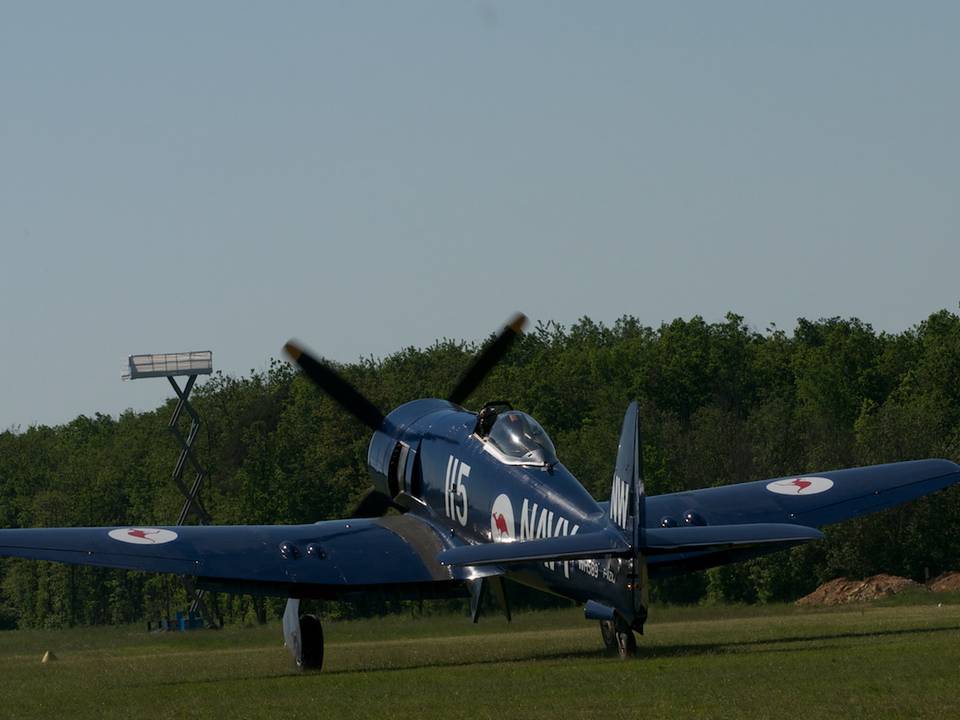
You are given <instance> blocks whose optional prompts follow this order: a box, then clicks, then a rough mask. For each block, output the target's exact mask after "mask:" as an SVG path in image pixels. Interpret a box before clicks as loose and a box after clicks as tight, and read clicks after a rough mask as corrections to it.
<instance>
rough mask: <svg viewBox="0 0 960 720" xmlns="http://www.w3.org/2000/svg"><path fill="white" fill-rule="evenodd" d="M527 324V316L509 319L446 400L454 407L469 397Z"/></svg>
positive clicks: (522, 315)
mask: <svg viewBox="0 0 960 720" xmlns="http://www.w3.org/2000/svg"><path fill="white" fill-rule="evenodd" d="M526 324H527V316H526V315H524V314H523V313H517V314H516V315H514V316H513V318H511V320H510V322H509V323H507V325H506V326H504V328H503V330H501V331H500V334H499V335H497V337H496V338H495V339H494V341H493V342H492V343H490V344H489V345H488V346H487V347H485V348H484V349H483V350H481V351H480V354H479V355H477V357H476V358H475V359H474V361H473V362H472V363H471V364H470V367H468V368H467V370H466V372H465V373H463V375H462V376H461V377H460V381H459V382H458V383H457V386H456V387H455V388H454V389H453V392H451V393H450V395H449V397H448V398H447V399H448V400H449V401H450V402H452V403H454V404H456V405H462V404H463V401H464V400H466V399H467V398H468V397H470V393H472V392H473V391H474V390H476V389H477V386H478V385H479V384H480V383H481V382H483V379H484V378H485V377H486V376H487V373H489V372H490V371H491V370H492V369H493V366H494V365H496V364H497V363H498V362H500V359H501V358H502V357H503V356H504V355H505V354H506V352H507V350H509V349H510V346H511V345H512V344H513V341H514V340H516V339H517V337H519V335H520V333H521V332H523V327H524V326H525V325H526Z"/></svg>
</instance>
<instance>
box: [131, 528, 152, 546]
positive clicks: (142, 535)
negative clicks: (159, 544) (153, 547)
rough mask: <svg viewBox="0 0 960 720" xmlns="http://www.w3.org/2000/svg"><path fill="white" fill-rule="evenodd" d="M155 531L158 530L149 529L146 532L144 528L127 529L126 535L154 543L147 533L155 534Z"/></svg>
mask: <svg viewBox="0 0 960 720" xmlns="http://www.w3.org/2000/svg"><path fill="white" fill-rule="evenodd" d="M157 532H159V531H157V530H150V531H149V532H148V531H146V530H127V535H129V536H130V537H135V538H140V539H141V540H149V541H150V542H152V543H155V542H156V540H154V539H153V538H150V537H147V535H156V534H157Z"/></svg>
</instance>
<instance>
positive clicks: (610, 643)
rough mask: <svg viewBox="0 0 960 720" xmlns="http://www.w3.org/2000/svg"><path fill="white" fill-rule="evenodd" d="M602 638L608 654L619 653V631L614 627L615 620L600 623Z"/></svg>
mask: <svg viewBox="0 0 960 720" xmlns="http://www.w3.org/2000/svg"><path fill="white" fill-rule="evenodd" d="M600 637H602V638H603V645H604V647H605V648H606V649H607V652H609V653H615V652H617V630H616V628H615V627H614V626H613V620H601V621H600Z"/></svg>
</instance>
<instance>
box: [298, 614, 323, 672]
mask: <svg viewBox="0 0 960 720" xmlns="http://www.w3.org/2000/svg"><path fill="white" fill-rule="evenodd" d="M297 666H298V667H299V668H300V669H301V670H319V669H320V668H322V667H323V626H322V625H321V624H320V618H318V617H317V616H316V615H301V616H300V657H299V659H298V660H297Z"/></svg>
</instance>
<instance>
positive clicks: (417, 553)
mask: <svg viewBox="0 0 960 720" xmlns="http://www.w3.org/2000/svg"><path fill="white" fill-rule="evenodd" d="M157 531H159V532H157ZM448 547H449V544H448V542H447V541H446V540H445V539H444V537H443V535H441V533H439V532H438V531H436V530H435V529H434V528H433V527H432V526H430V525H429V524H428V523H426V522H424V521H422V520H420V519H419V518H416V517H413V516H410V515H404V516H401V517H388V518H376V519H351V520H336V521H329V522H320V523H316V524H312V525H222V526H195V525H191V526H180V527H152V528H144V527H140V528H43V529H41V528H36V529H14V530H0V556H9V557H23V558H32V559H35V560H52V561H56V562H63V563H71V564H78V565H97V566H101V567H111V568H122V569H126V570H144V571H148V572H162V573H174V574H178V575H192V576H195V577H197V578H198V580H199V582H200V584H201V585H208V586H216V587H221V588H233V589H243V590H245V591H251V592H253V591H262V592H269V593H276V594H281V595H290V596H301V597H312V596H336V595H338V594H342V593H345V592H350V591H353V590H358V589H364V588H371V587H378V586H386V585H391V586H398V587H400V586H431V585H440V584H444V583H447V584H457V585H458V584H459V583H460V581H462V580H464V579H468V577H469V578H473V577H476V575H477V573H476V572H475V571H473V572H469V573H468V572H467V571H465V570H463V569H460V568H451V567H445V566H443V565H441V564H440V563H439V562H438V561H437V555H438V554H439V553H440V552H442V551H444V550H446V549H447V548H448Z"/></svg>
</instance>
